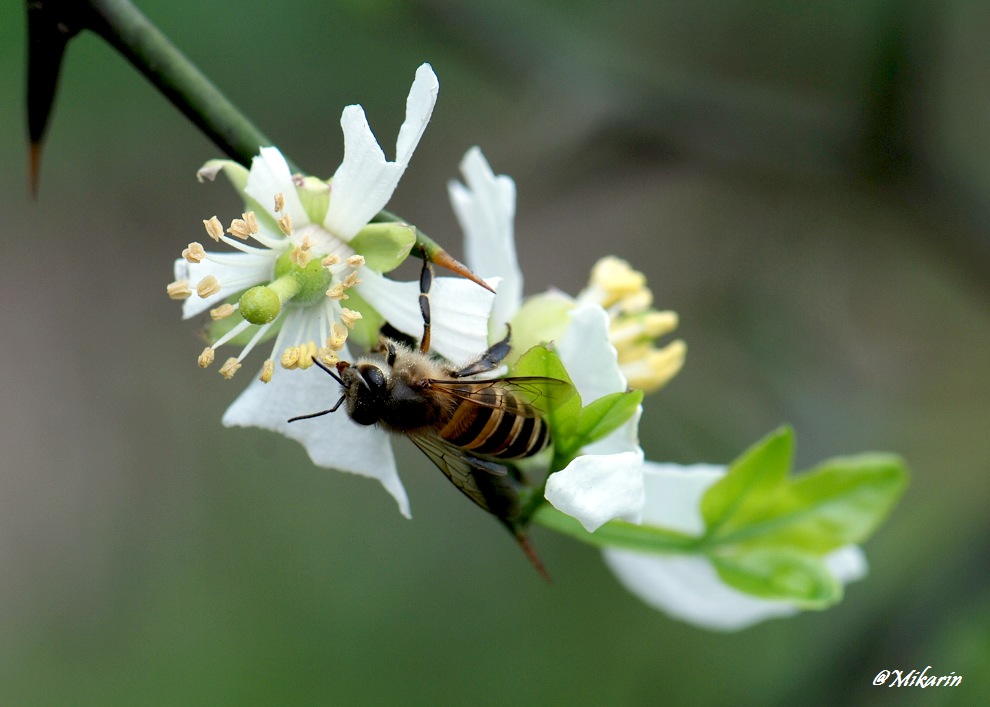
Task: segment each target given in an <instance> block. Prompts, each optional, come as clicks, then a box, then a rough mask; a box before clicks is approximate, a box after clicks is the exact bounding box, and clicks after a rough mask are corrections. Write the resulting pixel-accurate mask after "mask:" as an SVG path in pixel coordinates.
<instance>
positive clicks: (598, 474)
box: [545, 452, 644, 533]
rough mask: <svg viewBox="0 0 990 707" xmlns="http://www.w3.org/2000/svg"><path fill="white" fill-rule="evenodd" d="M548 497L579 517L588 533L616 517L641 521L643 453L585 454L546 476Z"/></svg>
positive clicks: (560, 507)
mask: <svg viewBox="0 0 990 707" xmlns="http://www.w3.org/2000/svg"><path fill="white" fill-rule="evenodd" d="M545 496H546V499H547V500H548V501H550V503H552V504H553V506H554V508H556V509H557V510H559V511H563V512H564V513H566V514H568V515H570V516H573V517H575V518H577V519H578V520H579V521H581V525H583V526H584V527H585V530H587V531H588V532H589V533H593V532H595V530H597V529H598V528H599V527H600V526H601V525H602V524H604V523H606V522H608V521H610V520H613V519H615V518H622V519H623V520H628V521H629V522H631V523H639V521H640V518H641V516H642V513H643V500H644V489H643V454H642V452H624V453H622V454H607V455H590V454H585V455H582V456H580V457H578V458H577V459H575V460H574V461H572V462H571V463H570V464H568V465H567V467H566V468H564V469H562V470H561V471H558V472H556V473H555V474H551V475H550V478H549V479H547V486H546V492H545Z"/></svg>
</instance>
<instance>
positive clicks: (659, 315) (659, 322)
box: [643, 310, 678, 339]
mask: <svg viewBox="0 0 990 707" xmlns="http://www.w3.org/2000/svg"><path fill="white" fill-rule="evenodd" d="M677 324H678V317H677V312H671V311H670V310H667V311H664V312H648V313H647V314H646V316H645V317H643V329H644V330H645V331H646V335H647V336H649V337H651V338H654V339H655V338H657V337H658V336H663V335H664V334H669V333H670V332H672V331H674V330H675V329H676V328H677Z"/></svg>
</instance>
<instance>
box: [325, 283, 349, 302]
mask: <svg viewBox="0 0 990 707" xmlns="http://www.w3.org/2000/svg"><path fill="white" fill-rule="evenodd" d="M344 289H345V288H344V283H342V282H338V283H337V284H336V285H334V286H333V287H331V288H330V289H329V290H327V297H329V298H330V299H332V300H337V301H338V302H339V301H341V300H345V299H350V297H348V296H347V295H346V294H345V293H344Z"/></svg>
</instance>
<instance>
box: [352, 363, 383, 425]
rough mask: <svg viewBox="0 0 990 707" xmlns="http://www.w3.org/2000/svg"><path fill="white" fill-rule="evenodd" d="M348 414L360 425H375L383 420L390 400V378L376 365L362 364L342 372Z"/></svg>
mask: <svg viewBox="0 0 990 707" xmlns="http://www.w3.org/2000/svg"><path fill="white" fill-rule="evenodd" d="M341 377H342V380H343V385H344V391H345V396H346V398H347V414H348V415H350V417H351V419H352V420H354V422H356V423H358V424H359V425H373V424H375V423H376V422H378V421H379V420H380V419H381V416H382V412H383V410H384V406H385V404H386V402H387V400H388V377H387V376H386V375H385V373H384V371H382V369H381V368H380V367H379V366H377V365H375V364H374V363H360V364H358V365H356V366H350V367H348V368H345V369H344V370H343V372H342V376H341Z"/></svg>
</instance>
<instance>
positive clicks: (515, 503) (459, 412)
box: [289, 258, 572, 579]
mask: <svg viewBox="0 0 990 707" xmlns="http://www.w3.org/2000/svg"><path fill="white" fill-rule="evenodd" d="M422 272H423V274H422V275H421V276H420V309H421V311H422V314H423V337H422V339H421V341H420V346H419V350H416V349H414V348H411V347H410V346H407V345H406V344H404V343H402V342H400V341H397V340H395V339H390V338H382V339H381V340H380V342H379V344H378V347H377V348H376V349H375V350H373V351H372V352H370V353H369V355H367V356H364V357H362V358H360V359H358V360H357V361H355V362H353V363H350V362H346V361H340V362H338V363H337V364H336V367H335V369H333V368H329V367H327V366H325V365H324V364H323V363H322V362H321V361H319V360H318V359H314V363H316V364H317V365H318V366H319V367H320V368H322V369H323V370H324V371H325V372H326V373H328V374H329V375H330V376H332V377H333V378H334V380H336V381H337V382H338V383H340V385H341V396H340V399H338V400H337V402H336V404H335V405H334V406H333V407H331V408H330V409H328V410H322V411H320V412H316V413H311V414H308V415H300V416H298V417H293V418H292V419H291V420H289V422H295V421H297V420H305V419H309V418H313V417H319V416H321V415H326V414H329V413H332V412H336V411H337V410H338V409H339V408H340V406H341V405H346V411H347V414H348V416H349V417H350V418H351V419H352V420H353V421H354V422H356V423H357V424H359V425H377V426H378V427H380V428H381V429H384V430H386V431H388V432H391V433H393V434H396V435H400V436H404V437H407V438H408V439H409V440H411V441H412V442H413V444H415V445H416V446H417V447H419V449H420V450H422V451H423V453H424V454H426V456H427V457H429V459H430V460H431V461H432V462H433V463H434V464H435V465H436V466H437V467H438V468H439V469H440V470H441V471H442V472H443V473H444V474H445V475H446V476H447V478H448V479H450V481H451V482H452V483H453V484H454V486H456V487H457V488H458V489H459V490H460V491H461V492H462V493H463V494H464V495H465V496H467V497H468V498H470V499H471V500H472V501H473V502H474V503H476V504H477V505H478V506H480V507H481V508H482V509H484V510H486V511H488V512H489V513H491V514H492V515H494V516H495V517H496V518H498V520H499V521H500V522H501V523H502V524H503V525H504V526H505V527H506V528H507V529H508V530H509V532H510V533H512V535H513V536H514V537H515V538H516V541H517V542H518V543H519V545H520V547H521V548H522V549H523V552H525V554H526V556H527V557H528V558H529V560H530V562H532V564H533V566H534V567H536V569H537V571H538V572H539V573H540V574H541V575H543V576H544V577H545V578H546V579H549V575H548V574H547V572H546V570H545V569H544V567H543V564H542V563H541V562H540V559H539V557H538V556H537V555H536V552H535V550H534V549H533V547H532V545H531V544H530V542H529V539H528V538H527V536H526V532H525V531H526V528H525V521H523V520H522V517H521V513H522V508H521V502H520V491H521V490H522V489H523V488H524V487H525V486H526V481H525V479H524V478H523V476H522V474H521V473H520V471H519V470H518V469H517V467H516V466H515V464H514V463H513V462H516V461H519V460H522V459H527V458H529V457H532V456H534V455H536V454H538V453H539V452H541V451H543V450H544V449H546V448H547V447H548V446H549V445H550V443H551V436H550V427H549V425H548V423H547V419H546V414H547V412H548V410H549V405H550V404H551V402H554V401H562V400H563V399H565V398H566V397H567V396H568V395H569V394H571V393H572V388H571V386H570V384H568V383H566V382H564V381H561V380H557V379H553V378H542V377H532V376H521V377H503V378H488V379H485V378H478V376H481V375H483V374H486V373H490V372H491V371H494V370H495V369H496V368H498V366H499V365H500V364H501V362H502V361H503V360H504V359H505V357H506V356H507V355H508V354H509V351H510V348H511V347H510V343H509V340H510V337H511V329H510V330H509V332H508V333H507V334H506V336H505V338H504V339H502V340H501V341H499V342H498V343H496V344H494V345H493V346H491V347H490V348H489V349H488V350H487V351H485V352H484V353H482V354H481V356H479V357H478V358H477V359H476V360H474V361H472V362H471V363H469V364H468V365H467V366H464V367H463V368H458V367H456V366H453V365H452V364H450V363H449V362H448V361H445V360H442V359H436V358H434V357H432V356H431V355H430V353H429V346H430V308H429V288H430V284H431V283H432V269H431V268H430V264H429V261H428V260H427V259H426V258H424V259H423V271H422Z"/></svg>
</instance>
